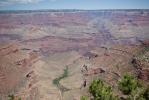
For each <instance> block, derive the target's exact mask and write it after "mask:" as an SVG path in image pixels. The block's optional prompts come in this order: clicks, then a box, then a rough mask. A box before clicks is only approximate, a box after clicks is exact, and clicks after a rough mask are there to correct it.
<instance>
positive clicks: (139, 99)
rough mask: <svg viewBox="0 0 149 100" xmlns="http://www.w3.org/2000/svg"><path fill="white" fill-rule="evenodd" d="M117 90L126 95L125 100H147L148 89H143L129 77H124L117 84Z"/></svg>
mask: <svg viewBox="0 0 149 100" xmlns="http://www.w3.org/2000/svg"><path fill="white" fill-rule="evenodd" d="M119 89H120V90H121V91H122V92H123V93H124V94H125V95H127V99H126V100H149V87H148V88H146V89H145V87H143V86H142V85H141V84H140V83H139V81H138V80H137V79H136V78H135V77H133V76H131V75H128V74H126V75H124V77H123V78H122V79H121V81H120V82H119Z"/></svg>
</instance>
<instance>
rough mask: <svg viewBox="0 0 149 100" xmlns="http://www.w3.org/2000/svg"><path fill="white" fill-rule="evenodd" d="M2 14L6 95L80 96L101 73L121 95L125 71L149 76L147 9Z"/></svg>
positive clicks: (45, 99) (38, 99)
mask: <svg viewBox="0 0 149 100" xmlns="http://www.w3.org/2000/svg"><path fill="white" fill-rule="evenodd" d="M0 19H3V20H0V99H2V100H7V99H8V95H9V96H10V95H11V96H12V95H13V96H14V99H15V100H17V99H19V98H21V100H80V97H81V96H82V95H87V94H88V86H89V85H90V83H91V82H92V81H93V80H94V79H97V78H100V79H102V80H104V81H105V82H106V83H107V84H109V85H111V86H112V88H113V90H114V93H115V94H117V95H121V93H119V92H118V91H117V84H116V83H117V82H118V81H119V80H120V79H121V77H122V76H123V75H124V74H125V73H131V74H133V75H135V76H137V77H138V78H140V79H142V80H143V81H144V82H145V83H147V82H148V81H149V74H148V71H149V70H148V69H146V67H148V49H147V50H146V49H145V51H144V48H148V45H147V44H148V42H147V41H148V39H149V11H148V10H120V11H119V10H109V11H108V10H107V11H58V12H56V11H54V12H52V11H48V12H44V11H43V12H41V11H39V12H24V13H22V12H21V13H19V12H18V13H15V12H12V13H0ZM142 52H143V53H142ZM140 64H141V65H140ZM142 67H143V68H142ZM84 82H86V87H83V85H82V84H84Z"/></svg>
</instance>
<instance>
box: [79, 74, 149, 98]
mask: <svg viewBox="0 0 149 100" xmlns="http://www.w3.org/2000/svg"><path fill="white" fill-rule="evenodd" d="M118 88H119V90H120V91H121V92H122V93H123V94H124V95H122V100H149V86H148V87H147V88H146V87H145V86H144V85H143V84H141V83H140V81H139V80H138V79H137V78H135V77H134V76H132V75H129V74H125V75H124V76H123V78H122V79H121V80H120V81H119V82H118ZM89 92H90V94H91V95H92V97H93V99H91V98H92V97H91V96H89V97H87V96H82V97H81V99H80V100H90V99H91V100H121V99H120V97H118V96H115V95H114V93H113V91H112V88H111V87H110V86H108V85H106V84H105V83H104V82H103V81H102V80H100V79H98V80H94V81H93V82H92V83H91V85H90V86H89ZM123 96H124V97H123Z"/></svg>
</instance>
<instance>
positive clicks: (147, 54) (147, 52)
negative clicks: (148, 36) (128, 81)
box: [136, 47, 149, 62]
mask: <svg viewBox="0 0 149 100" xmlns="http://www.w3.org/2000/svg"><path fill="white" fill-rule="evenodd" d="M136 58H137V59H139V60H141V61H144V62H149V47H145V48H144V49H143V50H142V51H141V52H140V53H139V54H138V55H137V56H136Z"/></svg>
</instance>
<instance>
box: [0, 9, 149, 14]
mask: <svg viewBox="0 0 149 100" xmlns="http://www.w3.org/2000/svg"><path fill="white" fill-rule="evenodd" d="M111 11H112V12H114V11H116V12H117V11H121V12H125V11H126V12H140V13H143V12H148V13H149V9H100V10H98V9H97V10H84V9H39V10H0V14H11V13H15V14H17V13H35V12H36V13H37V12H39V13H45V12H100V13H108V12H111Z"/></svg>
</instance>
